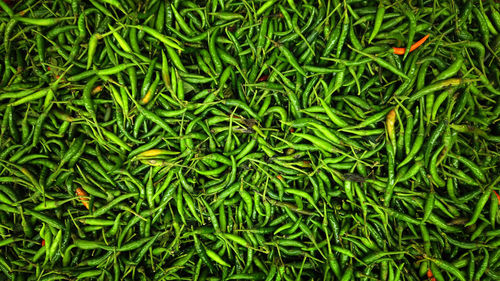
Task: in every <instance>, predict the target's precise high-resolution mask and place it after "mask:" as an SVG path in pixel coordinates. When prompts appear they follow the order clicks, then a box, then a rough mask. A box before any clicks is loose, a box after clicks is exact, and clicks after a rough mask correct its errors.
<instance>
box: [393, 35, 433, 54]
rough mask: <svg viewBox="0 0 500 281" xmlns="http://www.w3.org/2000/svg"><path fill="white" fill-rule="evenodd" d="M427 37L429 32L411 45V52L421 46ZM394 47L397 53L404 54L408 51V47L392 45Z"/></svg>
mask: <svg viewBox="0 0 500 281" xmlns="http://www.w3.org/2000/svg"><path fill="white" fill-rule="evenodd" d="M427 38H429V34H427V35H425V36H424V38H422V39H420V40H418V41H417V42H415V43H414V44H413V45H411V47H410V53H411V52H413V51H414V50H415V49H416V48H418V47H420V45H422V44H424V42H425V40H427ZM392 49H393V51H394V53H395V54H396V55H404V54H405V51H406V48H399V47H392Z"/></svg>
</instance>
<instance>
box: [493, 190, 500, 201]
mask: <svg viewBox="0 0 500 281" xmlns="http://www.w3.org/2000/svg"><path fill="white" fill-rule="evenodd" d="M493 192H495V195H496V196H497V199H498V204H500V195H499V194H498V193H497V192H496V191H494V190H493Z"/></svg>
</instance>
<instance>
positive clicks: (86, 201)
mask: <svg viewBox="0 0 500 281" xmlns="http://www.w3.org/2000/svg"><path fill="white" fill-rule="evenodd" d="M75 193H76V195H77V196H78V197H79V198H80V201H82V204H83V206H85V208H87V210H88V209H89V198H88V196H89V194H88V193H87V191H85V190H83V188H81V187H78V188H77V189H76V191H75Z"/></svg>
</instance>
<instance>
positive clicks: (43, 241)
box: [42, 239, 45, 247]
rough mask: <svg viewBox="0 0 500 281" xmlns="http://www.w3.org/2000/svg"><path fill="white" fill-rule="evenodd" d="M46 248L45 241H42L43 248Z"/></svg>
mask: <svg viewBox="0 0 500 281" xmlns="http://www.w3.org/2000/svg"><path fill="white" fill-rule="evenodd" d="M44 246H45V239H44V240H42V247H44Z"/></svg>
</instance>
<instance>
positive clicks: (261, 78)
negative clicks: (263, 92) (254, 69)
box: [257, 75, 269, 82]
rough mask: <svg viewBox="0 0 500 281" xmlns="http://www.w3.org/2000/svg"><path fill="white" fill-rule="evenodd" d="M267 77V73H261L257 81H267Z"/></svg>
mask: <svg viewBox="0 0 500 281" xmlns="http://www.w3.org/2000/svg"><path fill="white" fill-rule="evenodd" d="M267 78H269V75H262V76H261V77H260V78H259V79H258V80H257V81H258V82H263V81H267Z"/></svg>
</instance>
